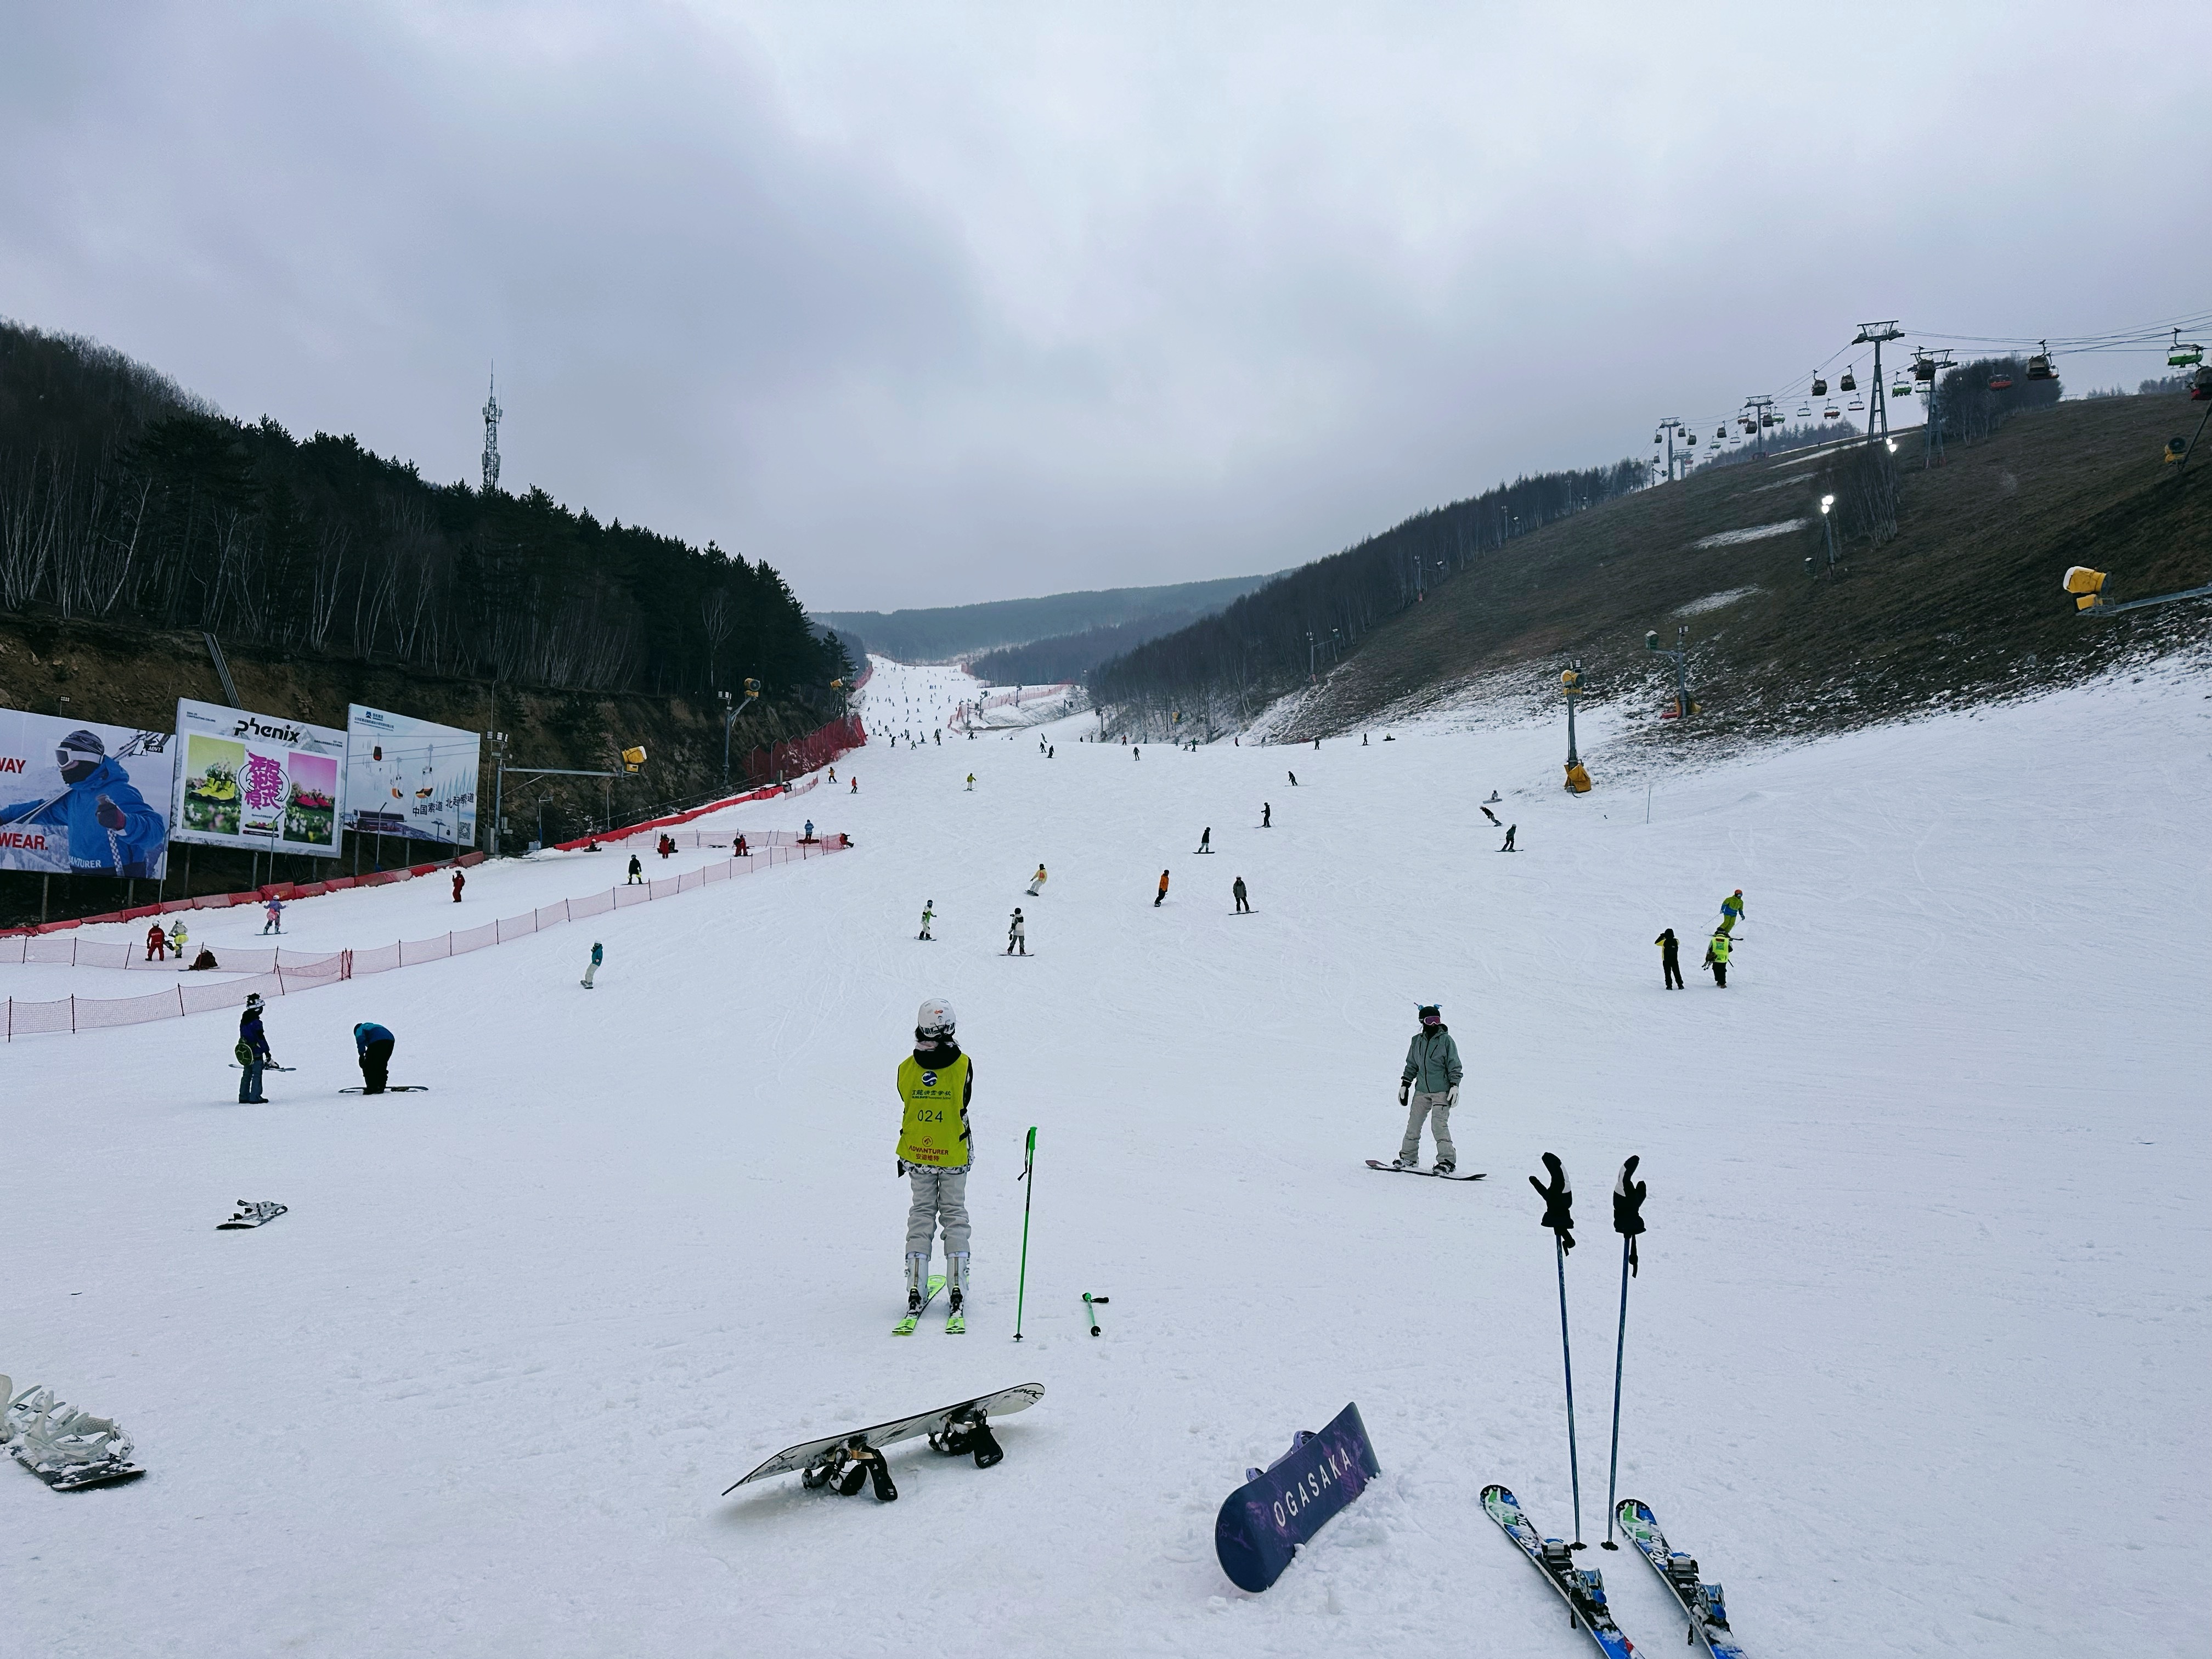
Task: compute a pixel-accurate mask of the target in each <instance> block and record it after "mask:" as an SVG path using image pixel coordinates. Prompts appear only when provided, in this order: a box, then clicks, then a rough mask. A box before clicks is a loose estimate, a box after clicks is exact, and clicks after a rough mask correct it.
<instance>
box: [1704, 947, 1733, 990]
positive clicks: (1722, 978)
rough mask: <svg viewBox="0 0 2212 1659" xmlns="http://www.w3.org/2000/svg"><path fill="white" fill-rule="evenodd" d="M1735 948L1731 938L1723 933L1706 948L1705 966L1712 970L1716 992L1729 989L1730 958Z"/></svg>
mask: <svg viewBox="0 0 2212 1659" xmlns="http://www.w3.org/2000/svg"><path fill="white" fill-rule="evenodd" d="M1734 950H1735V945H1734V944H1733V942H1732V941H1730V939H1729V936H1728V935H1727V934H1726V933H1715V934H1714V935H1713V937H1712V942H1711V944H1709V945H1706V946H1705V966H1706V967H1708V968H1710V969H1712V975H1713V988H1714V989H1716V990H1720V991H1725V990H1727V989H1728V965H1729V954H1730V952H1731V951H1734Z"/></svg>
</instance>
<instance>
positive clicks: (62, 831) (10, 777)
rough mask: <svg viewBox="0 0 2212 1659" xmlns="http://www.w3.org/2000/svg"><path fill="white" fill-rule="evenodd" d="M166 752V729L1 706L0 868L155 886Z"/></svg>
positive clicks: (170, 770)
mask: <svg viewBox="0 0 2212 1659" xmlns="http://www.w3.org/2000/svg"><path fill="white" fill-rule="evenodd" d="M174 751H175V739H174V738H173V737H172V736H171V734H170V733H168V732H141V731H139V730H138V729H137V727H135V726H99V725H95V724H94V723H93V722H92V721H89V720H70V719H66V718H63V717H59V716H56V715H53V714H27V713H26V712H24V711H23V710H21V709H20V708H0V870H36V871H44V872H48V873H51V874H60V873H62V872H69V871H74V872H77V873H78V874H81V875H88V876H92V875H102V876H123V877H131V878H138V879H142V880H147V881H159V880H160V879H161V876H162V874H163V872H164V871H165V870H166V869H167V864H168V858H169V819H168V806H169V803H170V801H171V799H173V797H174V795H175V793H176V756H175V752H174Z"/></svg>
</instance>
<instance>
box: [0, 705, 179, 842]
mask: <svg viewBox="0 0 2212 1659" xmlns="http://www.w3.org/2000/svg"><path fill="white" fill-rule="evenodd" d="M54 761H55V764H56V765H57V766H58V768H59V769H60V771H61V778H62V782H63V783H64V785H66V786H67V787H65V788H64V790H63V792H62V793H60V794H58V795H56V796H54V797H52V799H46V800H25V801H17V802H16V803H15V805H12V806H0V823H15V824H52V825H56V826H58V827H59V828H61V829H63V831H64V842H65V845H64V848H63V849H62V850H63V851H64V852H65V853H66V854H67V856H68V858H69V867H70V869H72V870H98V871H100V872H104V873H106V874H108V875H113V876H120V877H127V878H134V879H136V878H151V877H152V876H153V873H154V872H153V867H152V866H154V865H155V864H157V863H158V862H160V860H161V852H162V849H163V848H165V847H166V846H167V844H168V839H169V824H168V820H167V819H166V818H164V817H162V816H161V814H160V813H159V812H157V811H155V810H154V809H153V808H152V807H150V806H149V805H147V804H146V798H145V797H144V796H143V795H141V794H140V793H138V791H137V789H136V788H135V787H132V785H131V775H130V774H129V773H128V772H126V771H125V770H124V769H123V767H122V766H121V764H120V763H118V762H115V761H112V760H110V759H109V758H108V757H107V745H106V744H104V743H102V742H101V741H100V734H99V733H98V732H87V731H84V730H82V729H80V730H78V731H75V732H70V734H69V736H67V737H65V738H63V739H62V740H61V742H60V743H59V744H57V745H55V750H54Z"/></svg>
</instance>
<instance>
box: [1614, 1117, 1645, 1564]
mask: <svg viewBox="0 0 2212 1659" xmlns="http://www.w3.org/2000/svg"><path fill="white" fill-rule="evenodd" d="M1642 1161H1643V1160H1642V1159H1641V1158H1630V1159H1629V1160H1628V1162H1627V1163H1626V1164H1622V1165H1621V1166H1620V1180H1618V1181H1616V1182H1613V1231H1615V1232H1617V1233H1619V1234H1620V1334H1619V1335H1618V1336H1616V1337H1615V1338H1614V1339H1613V1457H1612V1460H1611V1463H1610V1466H1609V1468H1607V1472H1606V1477H1605V1547H1606V1548H1607V1549H1609V1550H1613V1549H1619V1548H1620V1545H1618V1544H1616V1543H1614V1542H1613V1494H1614V1492H1617V1491H1618V1490H1619V1489H1620V1362H1621V1358H1622V1356H1623V1355H1624V1354H1626V1352H1627V1351H1628V1280H1629V1278H1630V1276H1631V1275H1632V1274H1633V1273H1635V1272H1636V1271H1637V1260H1636V1236H1637V1234H1638V1233H1640V1232H1642V1231H1644V1183H1643V1182H1640V1181H1638V1180H1637V1179H1636V1166H1637V1165H1638V1164H1639V1163H1641V1162H1642Z"/></svg>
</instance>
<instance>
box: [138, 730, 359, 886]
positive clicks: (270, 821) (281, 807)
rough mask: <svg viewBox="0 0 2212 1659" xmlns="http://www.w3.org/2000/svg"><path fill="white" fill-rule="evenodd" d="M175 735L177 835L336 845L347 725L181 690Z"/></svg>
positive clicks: (321, 851)
mask: <svg viewBox="0 0 2212 1659" xmlns="http://www.w3.org/2000/svg"><path fill="white" fill-rule="evenodd" d="M177 742H178V744H179V755H178V763H179V764H178V778H177V793H176V795H175V797H174V800H173V817H172V822H173V825H174V829H173V831H172V835H171V838H172V839H173V840H176V841H189V842H199V843H200V844H201V845H203V846H208V847H240V848H246V849H248V850H250V851H253V852H264V853H266V852H275V853H304V854H309V855H310V856H313V857H316V858H336V857H337V855H338V814H339V811H341V809H342V801H343V797H342V794H341V793H340V792H341V790H342V789H343V785H344V763H345V754H346V734H345V733H344V732H340V731H338V730H337V729H336V728H335V727H332V726H310V725H308V724H307V722H306V721H304V720H286V719H284V718H283V717H282V716H281V715H276V714H250V713H248V712H247V711H246V710H245V709H243V708H225V707H224V706H223V705H222V704H221V703H216V702H194V701H192V700H191V699H190V698H179V700H178V702H177Z"/></svg>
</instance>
